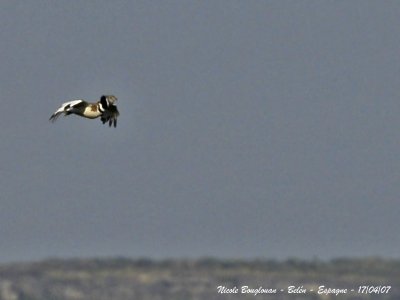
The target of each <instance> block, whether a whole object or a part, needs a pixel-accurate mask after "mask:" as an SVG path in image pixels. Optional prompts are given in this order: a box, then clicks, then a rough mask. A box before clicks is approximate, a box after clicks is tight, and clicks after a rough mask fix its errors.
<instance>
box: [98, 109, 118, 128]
mask: <svg viewBox="0 0 400 300" xmlns="http://www.w3.org/2000/svg"><path fill="white" fill-rule="evenodd" d="M118 116H119V111H118V109H117V107H116V106H115V105H113V104H109V106H108V108H107V109H106V111H104V112H103V114H102V115H101V122H103V124H104V123H106V122H108V125H109V126H110V127H111V125H113V124H114V127H117V118H118Z"/></svg>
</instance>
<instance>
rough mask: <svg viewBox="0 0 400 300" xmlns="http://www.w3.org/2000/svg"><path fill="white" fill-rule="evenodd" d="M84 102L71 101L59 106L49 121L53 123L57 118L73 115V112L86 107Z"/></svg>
mask: <svg viewBox="0 0 400 300" xmlns="http://www.w3.org/2000/svg"><path fill="white" fill-rule="evenodd" d="M86 104H87V103H86V102H85V101H84V100H81V99H77V100H72V101H68V102H65V103H63V104H61V106H60V108H59V109H57V110H56V111H55V112H54V114H52V115H51V117H50V119H49V120H50V121H52V122H54V121H56V120H57V119H58V117H59V116H61V115H62V114H64V115H65V116H67V115H69V114H71V113H73V112H74V111H75V110H77V109H79V108H81V107H84V106H86Z"/></svg>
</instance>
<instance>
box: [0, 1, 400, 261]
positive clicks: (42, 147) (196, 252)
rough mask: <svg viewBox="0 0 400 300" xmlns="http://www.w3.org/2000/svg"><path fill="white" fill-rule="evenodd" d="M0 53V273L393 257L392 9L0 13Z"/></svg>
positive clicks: (39, 5)
mask: <svg viewBox="0 0 400 300" xmlns="http://www.w3.org/2000/svg"><path fill="white" fill-rule="evenodd" d="M0 40H1V51H0V60H1V69H0V91H1V104H2V110H1V111H2V117H1V119H0V124H1V127H0V135H1V139H2V142H1V146H0V157H1V164H0V189H1V190H0V197H1V199H0V241H1V242H0V262H6V261H19V260H37V259H43V258H47V257H93V256H128V257H144V256H145V257H150V258H167V257H194V258H195V257H202V256H216V257H223V258H254V257H263V258H277V259H285V258H288V257H299V258H313V257H318V258H322V259H329V258H333V257H339V256H340V257H342V256H367V255H368V256H369V255H379V256H382V257H397V258H398V257H399V254H398V251H399V249H400V235H399V234H398V230H399V222H400V221H399V220H400V219H399V214H400V183H399V178H400V159H399V153H400V142H399V141H400V117H399V114H400V2H399V1H1V3H0ZM102 94H115V95H116V96H117V97H118V99H119V101H118V108H119V110H120V113H121V116H120V119H119V122H118V127H117V128H116V129H114V128H108V127H106V126H104V125H102V124H101V122H100V120H87V119H83V118H79V117H75V116H71V117H67V118H60V119H59V120H58V121H57V122H56V123H54V124H52V123H50V122H49V121H48V118H49V117H50V115H51V114H52V113H53V112H54V111H55V110H56V109H57V108H58V107H59V105H60V104H61V103H62V102H65V101H67V100H71V99H77V98H82V99H85V100H91V101H97V100H98V99H99V97H100V96H101V95H102Z"/></svg>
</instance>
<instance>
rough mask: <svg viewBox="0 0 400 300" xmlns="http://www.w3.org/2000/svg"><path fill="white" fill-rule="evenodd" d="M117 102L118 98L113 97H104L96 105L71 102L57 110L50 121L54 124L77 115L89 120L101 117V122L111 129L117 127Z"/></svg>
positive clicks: (80, 101)
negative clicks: (112, 126)
mask: <svg viewBox="0 0 400 300" xmlns="http://www.w3.org/2000/svg"><path fill="white" fill-rule="evenodd" d="M116 101H117V97H115V96H113V95H103V96H101V97H100V101H97V102H96V103H89V102H86V101H84V100H81V99H77V100H71V101H68V102H65V103H63V104H62V105H61V107H60V108H59V109H57V110H56V111H55V112H54V114H52V115H51V117H50V119H49V120H50V121H52V122H54V121H56V120H57V119H58V117H59V116H61V115H64V116H68V115H70V114H75V115H78V116H81V117H84V118H88V119H96V118H98V117H100V120H101V122H103V124H104V123H106V122H108V125H109V126H110V127H111V125H114V127H117V118H118V116H119V112H118V109H117V106H115V105H114V103H115V102H116Z"/></svg>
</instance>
